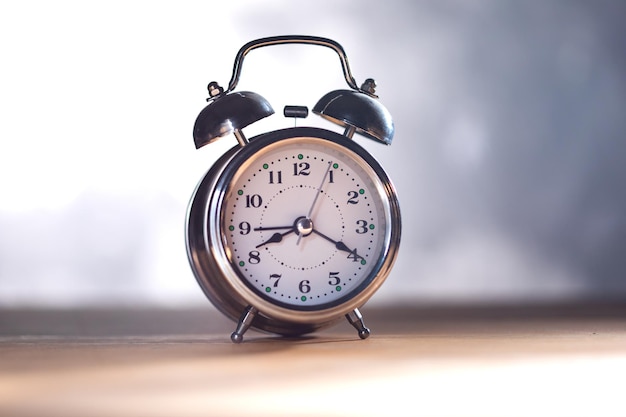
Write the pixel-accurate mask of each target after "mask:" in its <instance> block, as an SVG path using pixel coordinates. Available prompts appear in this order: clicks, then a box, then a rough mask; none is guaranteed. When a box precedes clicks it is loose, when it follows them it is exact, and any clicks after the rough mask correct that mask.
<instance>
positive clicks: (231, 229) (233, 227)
mask: <svg viewBox="0 0 626 417" xmlns="http://www.w3.org/2000/svg"><path fill="white" fill-rule="evenodd" d="M228 230H230V231H231V232H232V231H233V230H235V226H233V225H232V224H231V225H230V226H228Z"/></svg>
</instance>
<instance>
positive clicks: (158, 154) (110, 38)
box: [0, 0, 626, 307]
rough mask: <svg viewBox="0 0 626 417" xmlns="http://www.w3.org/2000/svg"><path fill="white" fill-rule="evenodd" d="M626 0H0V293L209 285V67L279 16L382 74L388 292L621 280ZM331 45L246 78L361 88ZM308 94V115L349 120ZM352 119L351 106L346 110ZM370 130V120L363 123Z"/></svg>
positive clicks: (471, 294)
mask: <svg viewBox="0 0 626 417" xmlns="http://www.w3.org/2000/svg"><path fill="white" fill-rule="evenodd" d="M625 17H626V3H624V2H621V1H619V0H615V1H609V0H600V1H594V2H588V1H565V0H563V1H548V2H519V1H514V0H476V1H471V2H468V1H462V0H440V1H436V2H428V1H412V0H406V1H395V0H389V1H386V2H380V1H374V0H348V1H342V0H316V1H309V2H292V1H287V0H283V1H279V0H275V1H269V0H268V1H256V0H246V1H235V0H231V1H219V2H218V1H184V0H182V1H176V2H174V1H145V0H143V1H140V0H135V1H133V0H124V1H115V0H107V1H106V2H105V1H91V2H84V1H67V0H59V1H55V2H45V1H4V2H2V3H1V4H0V39H1V40H0V56H1V57H2V58H1V62H2V64H0V143H1V148H0V307H15V306H46V307H49V306H60V307H73V306H94V305H95V306H98V305H125V306H142V305H159V306H172V307H177V306H197V305H206V304H207V303H208V301H206V299H205V298H204V296H203V295H202V292H201V290H200V288H199V287H198V285H197V284H196V282H195V279H194V277H193V275H192V273H191V270H190V268H189V265H188V263H187V259H186V253H185V241H184V219H185V212H186V205H187V202H188V200H189V198H190V196H191V193H192V191H193V189H194V187H195V185H196V183H197V182H198V181H199V180H200V178H201V177H202V176H203V175H204V173H205V172H206V170H207V169H208V168H209V167H210V166H211V164H212V163H213V161H215V160H216V159H217V158H218V157H219V156H220V155H221V154H222V153H223V152H225V151H226V150H227V149H228V148H230V147H232V146H234V145H235V144H236V141H235V139H234V138H230V137H229V138H225V139H222V140H220V141H219V142H217V143H215V144H212V145H210V146H207V147H204V148H202V149H200V150H195V148H194V145H193V140H192V135H191V133H192V127H193V123H194V121H195V118H196V116H197V114H198V113H199V112H200V110H202V108H203V107H204V106H205V105H206V101H205V98H206V97H207V92H206V85H207V84H208V83H209V82H210V81H214V80H215V81H218V82H219V83H220V84H222V85H224V86H225V85H227V84H228V81H229V79H230V76H231V71H232V65H233V61H234V57H235V54H236V53H237V51H238V49H239V48H240V47H241V46H242V45H243V44H245V43H246V42H248V41H250V40H252V39H255V38H259V37H265V36H274V35H284V34H303V35H316V36H323V37H329V38H332V39H334V40H336V41H338V42H339V43H341V44H342V45H343V47H344V48H345V50H346V52H347V54H348V58H349V60H350V64H351V67H352V70H353V73H354V76H355V78H356V80H357V83H359V84H360V83H361V82H362V81H363V80H364V79H365V78H369V77H372V78H375V79H376V81H377V84H378V89H377V94H378V95H379V96H380V101H381V102H382V103H383V104H384V105H385V106H386V107H387V108H388V110H389V111H390V113H391V114H392V116H393V118H394V122H395V127H396V136H395V138H394V142H393V145H392V146H390V147H384V146H381V145H378V144H376V143H374V142H370V141H368V140H367V139H365V138H357V140H358V141H359V143H360V144H362V145H364V146H366V147H367V149H368V150H370V151H371V153H372V154H373V155H374V156H375V157H376V158H377V159H379V161H380V162H381V164H382V165H383V166H384V167H385V168H386V170H387V171H388V173H389V175H390V177H391V178H392V179H393V180H394V182H395V184H396V187H397V190H398V193H399V196H400V202H401V206H402V210H403V226H404V227H403V242H402V246H401V251H400V255H399V258H398V261H397V263H396V267H395V268H394V270H393V272H392V274H391V275H390V277H389V279H388V281H387V282H386V283H385V285H384V286H383V287H382V288H381V290H380V291H379V292H378V293H377V294H376V295H375V296H374V298H373V299H372V301H371V302H372V303H381V304H384V303H390V302H397V301H398V300H400V301H401V302H403V303H410V304H415V305H417V304H436V303H459V302H460V303H466V302H471V303H494V302H498V303H499V302H528V301H537V300H539V301H546V302H552V301H555V302H556V301H563V300H581V299H585V300H589V299H593V300H621V301H623V300H626V253H625V250H626V249H625V248H626V193H625V192H624V180H625V179H626V117H625V116H626V112H625V109H626V75H625V74H626V54H625V53H624V51H626V29H625V27H624V18H625ZM345 87H346V85H345V81H344V80H343V76H342V73H341V67H340V65H339V61H338V59H337V56H336V54H335V53H334V52H333V51H331V50H329V49H326V48H319V47H311V46H275V47H269V48H262V49H259V50H255V51H253V52H252V53H251V54H250V55H248V57H247V58H246V60H245V64H244V66H243V72H242V78H241V82H240V84H239V86H238V90H251V91H254V92H257V93H259V94H261V95H262V96H264V97H265V98H266V99H268V100H269V102H270V103H271V104H272V105H273V107H274V109H275V110H276V115H274V116H272V117H270V118H268V119H265V120H263V121H261V122H258V123H256V124H255V125H253V126H251V127H249V128H246V129H245V130H244V133H245V134H246V135H247V136H248V137H251V136H253V135H255V134H258V133H262V132H266V131H268V130H273V129H276V128H282V127H289V126H292V125H293V123H294V121H293V120H287V119H285V118H283V116H282V108H283V106H284V105H287V104H291V105H293V104H295V105H306V106H308V107H309V108H312V107H313V105H314V104H315V102H316V101H317V100H318V99H319V98H320V97H321V96H322V95H324V94H325V93H326V92H328V91H331V90H334V89H338V88H345ZM316 118H317V117H316V116H315V115H310V116H309V118H308V119H306V120H304V121H300V122H299V125H315V126H321V127H326V128H328V129H332V130H336V128H335V127H334V126H333V125H331V124H329V123H328V122H326V121H324V120H321V119H320V118H317V119H320V120H317V119H316ZM339 130H340V129H339ZM365 142H370V143H365Z"/></svg>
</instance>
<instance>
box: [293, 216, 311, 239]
mask: <svg viewBox="0 0 626 417" xmlns="http://www.w3.org/2000/svg"><path fill="white" fill-rule="evenodd" d="M294 226H295V229H296V231H297V232H298V234H299V235H301V236H308V235H310V234H311V233H312V232H313V220H311V219H308V218H306V217H304V216H303V217H298V218H297V219H296V222H295V224H294Z"/></svg>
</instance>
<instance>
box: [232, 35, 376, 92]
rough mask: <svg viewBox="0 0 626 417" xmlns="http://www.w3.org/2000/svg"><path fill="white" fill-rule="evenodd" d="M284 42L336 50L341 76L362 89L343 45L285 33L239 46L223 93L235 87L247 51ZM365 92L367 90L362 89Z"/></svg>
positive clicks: (313, 37) (318, 38)
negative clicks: (357, 82)
mask: <svg viewBox="0 0 626 417" xmlns="http://www.w3.org/2000/svg"><path fill="white" fill-rule="evenodd" d="M285 44H305V45H320V46H325V47H327V48H330V49H332V50H333V51H335V52H337V55H339V60H340V61H341V68H342V69H343V76H344V77H345V79H346V82H347V83H348V85H349V86H350V88H352V89H353V90H357V91H363V90H361V89H360V88H359V87H358V86H357V84H356V81H355V80H354V77H353V76H352V72H351V71H350V65H349V64H348V57H347V56H346V52H345V51H344V50H343V47H342V46H341V45H339V44H338V43H337V42H335V41H333V40H332V39H328V38H320V37H317V36H300V35H287V36H272V37H269V38H261V39H257V40H254V41H250V42H248V43H247V44H245V45H244V46H242V47H241V49H240V50H239V52H238V53H237V57H236V58H235V65H234V66H233V76H232V77H231V79H230V82H229V83H228V90H226V91H225V92H224V93H223V94H227V93H230V92H231V91H233V90H234V89H235V87H236V86H237V83H239V75H240V74H241V66H242V64H243V59H244V58H245V56H246V55H247V54H248V52H250V51H252V50H253V49H257V48H261V47H263V46H271V45H285ZM363 92H365V93H367V91H363Z"/></svg>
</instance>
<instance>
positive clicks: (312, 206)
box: [296, 161, 333, 245]
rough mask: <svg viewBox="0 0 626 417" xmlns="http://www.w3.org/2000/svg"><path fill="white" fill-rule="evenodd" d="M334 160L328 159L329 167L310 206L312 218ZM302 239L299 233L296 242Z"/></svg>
mask: <svg viewBox="0 0 626 417" xmlns="http://www.w3.org/2000/svg"><path fill="white" fill-rule="evenodd" d="M332 163H333V162H332V161H328V167H327V168H326V172H325V173H324V177H323V178H322V182H321V183H320V186H319V187H317V192H316V193H315V198H314V199H313V203H311V207H310V208H309V212H308V213H307V215H306V218H307V219H309V220H311V215H312V214H313V209H314V208H315V203H317V199H318V197H319V196H320V194H321V192H322V187H324V183H325V182H326V177H327V176H328V173H329V172H330V167H331V166H332ZM300 239H302V235H298V241H297V242H296V245H299V244H300Z"/></svg>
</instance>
